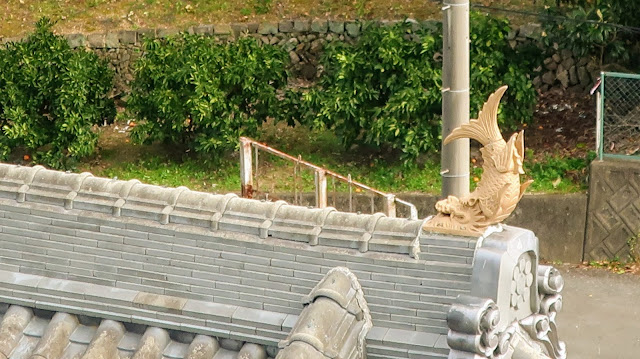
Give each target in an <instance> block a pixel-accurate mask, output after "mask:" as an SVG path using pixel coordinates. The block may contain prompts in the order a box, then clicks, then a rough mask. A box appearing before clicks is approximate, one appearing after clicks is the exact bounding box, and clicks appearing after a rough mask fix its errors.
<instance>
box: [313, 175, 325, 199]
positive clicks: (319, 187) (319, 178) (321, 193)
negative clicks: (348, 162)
mask: <svg viewBox="0 0 640 359" xmlns="http://www.w3.org/2000/svg"><path fill="white" fill-rule="evenodd" d="M314 180H315V181H314V182H315V184H316V207H318V208H325V207H327V173H326V172H325V171H315V172H314Z"/></svg>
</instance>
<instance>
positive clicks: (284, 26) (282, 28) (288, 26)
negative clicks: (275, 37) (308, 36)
mask: <svg viewBox="0 0 640 359" xmlns="http://www.w3.org/2000/svg"><path fill="white" fill-rule="evenodd" d="M278 31H279V32H282V33H289V32H293V21H291V20H283V21H280V22H279V23H278Z"/></svg>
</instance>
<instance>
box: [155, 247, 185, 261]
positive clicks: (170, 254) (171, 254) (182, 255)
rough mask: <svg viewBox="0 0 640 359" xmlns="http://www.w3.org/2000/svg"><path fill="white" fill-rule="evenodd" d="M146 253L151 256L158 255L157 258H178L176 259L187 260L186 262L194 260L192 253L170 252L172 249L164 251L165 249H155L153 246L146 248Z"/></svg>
mask: <svg viewBox="0 0 640 359" xmlns="http://www.w3.org/2000/svg"><path fill="white" fill-rule="evenodd" d="M146 255H147V256H151V257H159V258H169V259H178V260H181V261H187V262H194V261H195V255H193V254H186V253H179V252H172V251H166V250H161V249H155V248H147V249H146Z"/></svg>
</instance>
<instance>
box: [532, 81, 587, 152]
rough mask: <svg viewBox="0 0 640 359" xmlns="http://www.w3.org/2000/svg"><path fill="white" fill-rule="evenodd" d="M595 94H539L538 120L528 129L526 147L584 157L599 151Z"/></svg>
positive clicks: (554, 91) (554, 92) (536, 110)
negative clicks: (596, 147) (596, 149)
mask: <svg viewBox="0 0 640 359" xmlns="http://www.w3.org/2000/svg"><path fill="white" fill-rule="evenodd" d="M595 101H596V100H595V96H591V95H588V94H579V93H575V92H571V91H560V90H557V89H554V90H550V91H548V92H547V93H545V94H540V95H539V96H538V104H537V105H536V109H535V114H534V122H533V124H532V125H531V126H526V127H522V129H524V130H525V146H526V148H528V149H531V150H533V152H534V156H535V157H536V158H540V157H541V156H544V155H560V156H563V157H565V156H566V157H569V156H575V157H584V156H586V154H587V152H588V151H594V150H595V143H596V142H595V131H596V103H595Z"/></svg>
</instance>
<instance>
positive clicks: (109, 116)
mask: <svg viewBox="0 0 640 359" xmlns="http://www.w3.org/2000/svg"><path fill="white" fill-rule="evenodd" d="M52 26H53V23H52V22H51V21H50V20H49V19H47V18H43V19H41V20H40V21H39V22H38V23H37V25H36V30H35V32H34V33H33V34H32V35H30V36H29V37H28V38H27V39H26V41H24V42H19V43H9V44H6V45H5V46H4V48H1V49H0V131H1V133H2V136H0V158H2V159H3V160H6V159H7V158H8V157H9V156H10V155H11V154H12V152H14V150H15V149H16V148H23V149H25V150H26V151H27V152H28V153H30V154H31V155H32V157H33V159H34V161H36V162H38V163H43V164H46V165H49V166H51V167H55V168H64V167H68V166H71V165H73V163H74V160H77V159H79V158H82V157H85V156H87V155H90V154H91V153H93V151H94V149H95V146H96V143H97V134H96V133H95V132H94V131H93V129H92V127H93V126H94V125H97V124H100V123H102V122H103V121H112V120H113V118H114V116H115V106H114V104H113V101H112V100H111V99H109V98H108V97H107V94H108V92H109V91H110V90H111V87H112V80H113V74H112V73H111V71H109V69H108V67H107V65H106V63H104V62H103V61H101V60H100V59H99V58H98V57H97V56H96V55H95V54H93V53H90V52H87V51H83V50H78V51H74V50H72V49H71V48H70V47H69V45H68V44H67V41H66V40H65V39H64V38H62V37H60V36H56V35H54V34H53V32H52V31H51V27H52Z"/></svg>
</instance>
